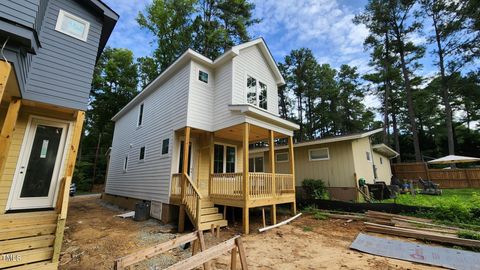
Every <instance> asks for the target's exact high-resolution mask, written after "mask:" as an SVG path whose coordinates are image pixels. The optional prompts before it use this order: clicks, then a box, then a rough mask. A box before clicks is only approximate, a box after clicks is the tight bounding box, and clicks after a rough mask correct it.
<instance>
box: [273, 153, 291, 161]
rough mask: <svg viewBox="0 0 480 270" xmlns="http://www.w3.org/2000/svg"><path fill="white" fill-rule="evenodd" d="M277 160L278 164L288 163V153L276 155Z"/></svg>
mask: <svg viewBox="0 0 480 270" xmlns="http://www.w3.org/2000/svg"><path fill="white" fill-rule="evenodd" d="M275 160H276V161H277V162H278V163H281V162H288V161H289V158H288V152H285V153H276V154H275Z"/></svg>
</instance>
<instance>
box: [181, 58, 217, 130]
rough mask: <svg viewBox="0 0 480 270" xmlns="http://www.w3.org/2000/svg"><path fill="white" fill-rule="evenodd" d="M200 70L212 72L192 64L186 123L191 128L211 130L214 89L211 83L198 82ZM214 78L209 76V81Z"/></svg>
mask: <svg viewBox="0 0 480 270" xmlns="http://www.w3.org/2000/svg"><path fill="white" fill-rule="evenodd" d="M200 70H203V71H205V72H208V73H209V74H211V73H212V71H211V70H210V69H208V68H206V67H204V66H203V65H200V64H199V63H197V62H192V65H191V71H190V72H191V73H190V89H189V95H188V122H187V125H188V126H190V127H192V128H199V129H202V130H207V131H211V130H212V118H213V110H214V96H215V92H214V88H213V86H214V85H213V84H212V83H204V82H202V81H200V80H198V73H199V71H200ZM213 79H214V78H212V76H209V80H210V81H212V80H213Z"/></svg>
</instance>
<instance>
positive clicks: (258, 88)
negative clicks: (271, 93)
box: [247, 76, 268, 110]
mask: <svg viewBox="0 0 480 270" xmlns="http://www.w3.org/2000/svg"><path fill="white" fill-rule="evenodd" d="M267 92H268V91H267V85H266V84H264V83H262V82H260V81H258V80H257V79H255V78H253V77H252V76H247V103H248V104H252V105H255V106H257V107H260V108H262V109H265V110H266V109H267V108H268V106H267Z"/></svg>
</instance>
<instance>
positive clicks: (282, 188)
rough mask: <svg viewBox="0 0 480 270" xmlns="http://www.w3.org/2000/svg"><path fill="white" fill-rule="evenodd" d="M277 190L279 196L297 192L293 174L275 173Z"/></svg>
mask: <svg viewBox="0 0 480 270" xmlns="http://www.w3.org/2000/svg"><path fill="white" fill-rule="evenodd" d="M275 185H276V188H275V191H276V194H277V196H281V195H284V194H291V193H295V179H293V175H291V174H280V173H276V174H275Z"/></svg>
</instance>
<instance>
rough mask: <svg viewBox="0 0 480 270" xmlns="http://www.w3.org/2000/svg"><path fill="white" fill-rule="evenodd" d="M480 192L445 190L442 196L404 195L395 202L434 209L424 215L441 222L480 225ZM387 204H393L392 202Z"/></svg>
mask: <svg viewBox="0 0 480 270" xmlns="http://www.w3.org/2000/svg"><path fill="white" fill-rule="evenodd" d="M478 191H479V190H476V189H444V190H443V194H442V195H441V196H432V195H421V194H419V195H416V196H412V195H409V194H402V195H400V196H399V197H398V198H397V199H396V200H395V201H396V203H398V204H404V205H414V206H426V207H432V210H431V211H429V212H427V213H422V214H423V215H424V216H426V217H428V218H432V219H435V220H437V221H439V222H448V223H464V224H473V225H480V215H479V213H480V210H479V205H480V195H479V193H478ZM385 202H392V200H388V201H385Z"/></svg>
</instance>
